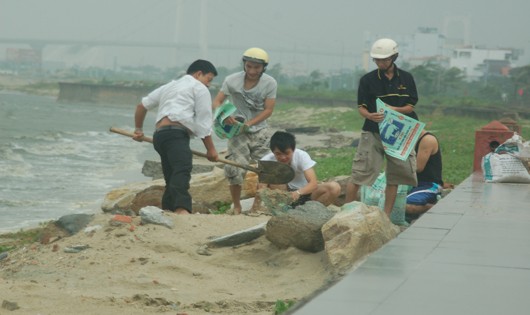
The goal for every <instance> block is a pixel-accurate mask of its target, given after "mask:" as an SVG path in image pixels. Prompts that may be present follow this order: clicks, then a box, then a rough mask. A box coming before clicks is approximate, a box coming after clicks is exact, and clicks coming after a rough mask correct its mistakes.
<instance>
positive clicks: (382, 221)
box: [322, 201, 400, 272]
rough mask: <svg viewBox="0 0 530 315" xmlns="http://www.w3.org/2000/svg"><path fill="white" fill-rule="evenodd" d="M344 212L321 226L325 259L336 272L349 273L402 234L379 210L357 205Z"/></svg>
mask: <svg viewBox="0 0 530 315" xmlns="http://www.w3.org/2000/svg"><path fill="white" fill-rule="evenodd" d="M341 209H342V210H341V211H340V212H339V213H337V214H335V216H333V218H331V219H330V220H329V221H327V222H326V223H325V224H324V225H323V226H322V235H323V238H324V241H325V250H326V255H327V256H328V259H329V262H330V264H331V265H332V266H333V267H334V269H335V270H336V271H339V272H343V271H346V270H348V269H349V268H351V267H352V266H353V265H354V263H355V262H357V261H358V260H360V259H361V258H362V257H364V256H366V255H368V254H370V253H372V252H374V251H375V250H377V249H379V248H380V247H381V246H383V245H384V244H385V243H387V242H388V241H390V240H392V239H393V238H395V237H396V236H397V235H398V233H399V232H400V229H399V227H398V226H396V225H394V224H392V222H390V219H389V218H388V216H387V215H386V214H385V213H384V212H383V211H381V210H380V209H379V208H378V207H376V206H367V205H365V204H364V203H361V202H357V201H354V202H350V203H347V204H344V205H343V206H342V208H341Z"/></svg>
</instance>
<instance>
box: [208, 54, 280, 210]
mask: <svg viewBox="0 0 530 315" xmlns="http://www.w3.org/2000/svg"><path fill="white" fill-rule="evenodd" d="M268 64H269V55H268V54H267V52H265V51H264V50H263V49H261V48H250V49H247V50H246V51H245V52H244V53H243V71H240V72H237V73H234V74H231V75H229V76H227V77H226V78H225V80H224V82H223V84H222V86H221V90H220V91H219V93H218V94H217V96H216V97H215V98H214V100H213V107H214V109H215V108H217V107H219V106H220V105H221V104H223V102H224V101H225V100H226V99H227V97H230V99H231V101H232V103H233V104H234V105H235V107H236V108H237V110H236V112H235V113H234V114H233V115H232V116H230V117H228V118H226V119H225V121H224V124H228V125H231V124H234V123H236V121H240V122H243V123H244V124H245V127H244V128H242V129H241V130H244V132H242V133H239V134H238V135H235V136H233V137H232V138H230V139H229V140H228V155H227V157H226V158H227V159H229V160H232V161H234V162H237V163H240V164H248V163H249V162H250V160H251V159H253V160H256V161H257V160H259V159H260V158H261V157H263V156H264V155H265V154H267V153H268V152H269V141H270V136H271V132H270V131H269V128H268V125H267V118H269V117H270V116H271V115H272V112H273V110H274V105H275V104H276V90H277V83H276V80H275V79H274V78H273V77H271V76H270V75H268V74H266V73H265V70H266V68H267V65H268ZM245 173H246V171H245V170H244V169H241V168H238V167H234V166H231V165H226V166H225V176H226V178H227V179H228V182H229V184H230V194H231V196H232V202H233V210H234V214H240V213H241V185H242V184H243V180H244V178H245Z"/></svg>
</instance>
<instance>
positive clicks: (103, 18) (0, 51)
mask: <svg viewBox="0 0 530 315" xmlns="http://www.w3.org/2000/svg"><path fill="white" fill-rule="evenodd" d="M201 5H202V6H203V8H204V10H202V11H201ZM201 12H202V15H201ZM528 12H530V1H528V0H511V1H510V0H508V1H491V0H482V1H477V0H473V1H471V0H401V1H387V0H380V1H363V2H360V1H355V0H326V1H324V0H268V1H251V0H202V1H201V0H90V1H86V0H83V1H80V0H48V1H46V0H0V39H2V38H19V39H60V40H109V41H135V42H136V41H139V42H164V43H165V42H178V43H183V44H189V45H197V46H200V45H201V44H203V46H202V47H203V49H180V50H177V49H160V48H155V47H153V48H138V47H127V48H124V47H121V48H116V47H114V48H113V47H106V48H101V47H88V46H68V47H66V46H57V45H50V46H46V47H45V50H44V59H45V61H64V62H66V63H69V64H79V65H82V66H86V65H90V64H93V65H97V66H106V67H109V66H111V65H112V64H113V63H115V62H116V63H117V64H120V65H123V64H129V65H131V64H134V65H146V64H152V65H156V66H162V67H165V66H174V65H183V64H187V63H189V62H191V61H192V60H193V59H196V58H207V59H210V60H211V61H212V62H214V64H216V65H218V66H227V67H233V66H236V65H237V64H238V63H239V61H240V58H241V54H242V52H243V51H244V50H245V49H246V48H248V47H253V46H258V47H262V48H264V49H265V50H267V51H268V52H269V54H270V57H271V64H275V63H278V62H279V63H281V64H282V66H288V65H292V66H299V67H306V68H309V69H310V70H311V69H313V68H320V69H324V70H327V69H337V68H340V67H349V68H353V67H354V66H355V65H358V64H359V57H360V55H361V54H362V51H363V49H365V48H367V46H369V45H370V43H366V39H367V38H372V37H373V36H388V37H396V36H404V35H409V34H412V33H414V32H415V31H416V30H417V28H418V27H435V28H438V29H439V30H440V32H441V33H442V34H445V35H447V36H449V37H461V38H464V37H467V36H466V34H468V35H469V38H467V40H468V41H469V43H470V44H476V45H485V46H489V47H492V48H496V47H514V48H521V49H526V50H530V36H529V35H528V34H527V30H528V29H530V18H529V17H528ZM465 23H467V25H468V29H467V33H466V31H465V28H464V27H463V25H464V24H465ZM206 45H209V47H210V48H209V49H204V47H206ZM7 47H24V46H21V45H14V44H5V43H0V59H3V58H5V54H4V51H5V48H7ZM211 47H222V48H223V49H222V50H221V49H214V48H211ZM528 53H530V51H529V52H528Z"/></svg>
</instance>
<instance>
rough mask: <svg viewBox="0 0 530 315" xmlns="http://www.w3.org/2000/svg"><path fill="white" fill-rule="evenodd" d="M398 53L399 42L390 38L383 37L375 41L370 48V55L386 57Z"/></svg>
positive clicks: (376, 57) (379, 57) (378, 57)
mask: <svg viewBox="0 0 530 315" xmlns="http://www.w3.org/2000/svg"><path fill="white" fill-rule="evenodd" d="M397 53H398V44H397V43H396V42H395V41H394V40H392V39H390V38H381V39H378V40H376V41H375V43H374V44H373V45H372V50H370V57H372V58H375V59H385V58H388V57H390V56H394V55H395V54H397Z"/></svg>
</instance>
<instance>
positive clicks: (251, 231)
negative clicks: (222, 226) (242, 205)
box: [206, 222, 267, 247]
mask: <svg viewBox="0 0 530 315" xmlns="http://www.w3.org/2000/svg"><path fill="white" fill-rule="evenodd" d="M266 224H267V222H263V223H261V224H258V225H256V226H253V227H251V228H248V229H246V230H242V231H238V232H235V233H232V234H229V235H224V236H220V237H216V238H214V239H212V240H211V241H209V242H208V243H206V245H208V246H209V247H223V246H236V245H241V244H244V243H248V242H250V241H252V240H255V239H257V238H258V237H260V236H262V235H263V234H265V226H266Z"/></svg>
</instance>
